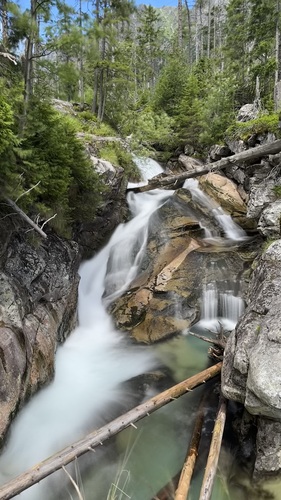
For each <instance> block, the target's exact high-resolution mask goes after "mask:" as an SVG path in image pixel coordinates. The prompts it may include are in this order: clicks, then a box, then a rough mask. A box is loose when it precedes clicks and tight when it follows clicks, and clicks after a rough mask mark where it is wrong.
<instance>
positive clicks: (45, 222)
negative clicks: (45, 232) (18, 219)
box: [41, 214, 58, 229]
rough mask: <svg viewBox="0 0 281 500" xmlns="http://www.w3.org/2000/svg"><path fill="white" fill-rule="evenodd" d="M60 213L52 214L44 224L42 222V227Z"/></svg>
mask: <svg viewBox="0 0 281 500" xmlns="http://www.w3.org/2000/svg"><path fill="white" fill-rule="evenodd" d="M57 215H58V214H55V215H52V217H50V218H49V219H48V220H45V222H44V224H42V226H41V229H43V227H44V226H45V225H46V224H47V223H48V222H49V221H50V220H52V219H54V218H55V217H56V216H57Z"/></svg>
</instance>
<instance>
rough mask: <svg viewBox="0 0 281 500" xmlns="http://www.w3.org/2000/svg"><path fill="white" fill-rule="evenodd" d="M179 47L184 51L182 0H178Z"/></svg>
mask: <svg viewBox="0 0 281 500" xmlns="http://www.w3.org/2000/svg"><path fill="white" fill-rule="evenodd" d="M178 47H179V51H182V0H178Z"/></svg>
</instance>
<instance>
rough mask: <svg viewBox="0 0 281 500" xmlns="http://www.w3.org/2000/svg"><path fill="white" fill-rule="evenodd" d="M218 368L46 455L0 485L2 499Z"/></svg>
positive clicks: (104, 439) (39, 478)
mask: <svg viewBox="0 0 281 500" xmlns="http://www.w3.org/2000/svg"><path fill="white" fill-rule="evenodd" d="M221 367H222V363H221V362H220V363H217V364H216V365H214V366H211V367H210V368H207V369H206V370H204V371H202V372H200V373H198V374H197V375H194V376H193V377H190V378H188V379H186V380H184V381H183V382H180V383H179V384H177V385H175V386H173V387H171V388H170V389H167V390H166V391H164V392H162V393H160V394H158V395H157V396H154V397H153V398H151V399H149V400H147V401H146V402H144V403H142V404H140V405H139V406H137V407H136V408H133V409H132V410H130V411H129V412H127V413H125V414H124V415H121V417H118V418H116V419H115V420H113V421H112V422H110V423H108V424H106V425H105V426H103V427H101V428H100V429H98V430H96V431H94V432H92V433H90V434H88V435H87V436H86V437H84V438H82V439H80V440H79V441H77V442H76V443H73V444H72V445H70V446H67V447H66V448H64V449H63V450H61V451H59V452H58V453H56V454H55V455H53V456H52V457H50V458H47V459H46V460H44V461H43V462H41V463H39V464H37V465H35V466H34V467H32V469H29V470H28V471H27V472H25V473H23V474H21V475H20V476H18V477H16V478H15V479H13V480H12V481H10V482H9V483H7V484H6V485H4V486H2V488H0V498H1V500H8V499H9V498H13V497H14V496H16V495H18V494H19V493H21V492H22V491H24V490H26V489H27V488H29V487H30V486H32V485H34V484H36V483H38V482H39V481H41V479H44V478H45V477H47V476H49V475H50V474H52V473H53V472H55V471H57V470H59V469H61V468H62V467H63V466H65V465H67V464H69V463H70V462H72V461H73V460H75V459H76V458H77V457H79V456H81V455H83V454H85V453H87V452H88V451H92V450H93V448H95V447H97V446H99V445H100V444H102V443H103V442H104V441H106V440H107V439H109V438H110V437H111V436H114V435H115V434H117V433H118V432H120V431H122V430H123V429H125V428H127V427H129V426H130V425H132V424H133V423H134V422H137V421H138V420H140V419H142V418H144V417H145V416H147V415H149V414H150V413H152V412H154V411H156V410H158V409H159V408H161V407H162V406H164V405H166V404H168V403H170V402H171V401H173V400H174V399H176V398H179V397H180V396H182V395H183V394H185V393H186V392H189V391H191V390H192V389H194V388H195V387H197V386H199V385H201V384H203V383H205V382H207V381H208V380H210V379H211V378H213V377H214V376H215V375H218V374H219V373H220V371H221Z"/></svg>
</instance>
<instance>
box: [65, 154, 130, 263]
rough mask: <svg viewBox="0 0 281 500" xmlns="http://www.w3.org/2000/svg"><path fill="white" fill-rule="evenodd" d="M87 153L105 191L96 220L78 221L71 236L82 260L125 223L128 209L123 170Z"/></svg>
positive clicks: (125, 180)
mask: <svg viewBox="0 0 281 500" xmlns="http://www.w3.org/2000/svg"><path fill="white" fill-rule="evenodd" d="M90 156H91V160H92V162H93V166H94V168H95V169H96V171H97V172H98V173H99V175H100V176H101V178H102V180H103V182H104V184H105V186H106V190H105V192H104V193H103V201H102V203H101V206H100V208H99V209H98V211H97V214H96V217H95V219H94V220H93V221H91V222H82V223H81V224H79V226H78V227H77V228H76V231H75V234H74V239H75V241H77V242H78V243H79V246H80V248H81V250H82V257H83V258H84V259H86V258H90V257H92V255H93V254H94V253H95V252H96V251H97V250H99V249H100V248H101V246H102V245H103V244H104V243H105V242H106V240H107V239H108V238H109V236H110V235H111V233H112V231H113V230H114V229H115V228H116V227H117V226H118V224H120V223H121V222H124V218H125V215H126V211H127V210H126V189H127V179H126V177H125V176H124V171H123V169H122V168H121V167H114V166H113V165H112V164H111V163H110V162H109V161H106V160H101V159H99V158H97V157H95V156H94V155H90Z"/></svg>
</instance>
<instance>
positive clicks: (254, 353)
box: [222, 240, 281, 473]
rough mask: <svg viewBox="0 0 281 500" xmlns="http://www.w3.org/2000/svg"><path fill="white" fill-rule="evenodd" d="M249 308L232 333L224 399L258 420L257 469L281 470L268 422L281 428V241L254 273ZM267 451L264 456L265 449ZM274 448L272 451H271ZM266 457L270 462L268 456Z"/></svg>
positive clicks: (224, 383)
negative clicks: (240, 405)
mask: <svg viewBox="0 0 281 500" xmlns="http://www.w3.org/2000/svg"><path fill="white" fill-rule="evenodd" d="M247 302H248V307H247V309H246V312H245V314H244V315H243V316H242V318H241V320H240V322H239V323H238V325H237V327H236V330H235V331H234V332H233V333H232V334H231V335H230V338H229V340H228V342H227V346H226V350H225V361H224V365H223V371H222V391H223V393H224V395H225V396H226V397H227V398H229V399H233V400H235V401H239V402H241V403H243V404H244V405H245V408H246V409H247V411H248V412H249V413H251V414H253V415H257V416H259V417H262V419H261V420H260V419H258V429H259V431H258V443H262V446H261V444H260V445H259V446H258V448H257V452H258V454H257V460H256V470H259V471H261V470H264V471H265V473H266V471H267V469H268V470H269V469H270V467H271V465H270V464H269V462H268V461H270V460H272V456H273V452H274V453H276V455H275V458H274V465H272V471H273V470H274V471H275V472H276V471H277V470H278V471H281V457H280V453H279V451H280V444H279V441H278V439H275V437H274V439H273V437H272V436H270V435H269V434H267V431H266V430H265V429H266V428H267V429H268V428H269V427H270V425H269V424H268V419H271V420H272V421H276V422H277V423H276V424H275V427H276V426H277V428H278V429H280V425H281V391H280V387H281V373H280V352H281V320H280V309H281V240H277V241H275V242H274V243H272V244H271V245H270V247H269V248H268V249H267V250H266V252H265V253H264V254H263V255H262V256H261V257H260V260H259V262H258V265H257V267H256V269H255V270H254V273H253V276H252V281H251V283H250V286H249V294H248V298H247ZM265 448H266V449H267V452H266V453H265V452H264V451H263V450H264V449H265ZM269 450H271V451H270V452H269ZM266 455H267V458H266Z"/></svg>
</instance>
